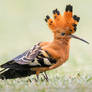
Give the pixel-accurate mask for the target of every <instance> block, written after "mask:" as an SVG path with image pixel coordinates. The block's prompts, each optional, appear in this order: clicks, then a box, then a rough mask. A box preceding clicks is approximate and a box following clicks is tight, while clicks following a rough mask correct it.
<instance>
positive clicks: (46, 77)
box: [43, 72, 48, 81]
mask: <svg viewBox="0 0 92 92" xmlns="http://www.w3.org/2000/svg"><path fill="white" fill-rule="evenodd" d="M43 73H44V74H43V76H44V79H46V81H48V76H47V74H46V72H43Z"/></svg>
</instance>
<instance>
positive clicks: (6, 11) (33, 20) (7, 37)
mask: <svg viewBox="0 0 92 92" xmlns="http://www.w3.org/2000/svg"><path fill="white" fill-rule="evenodd" d="M67 4H72V5H73V7H74V14H77V15H78V16H80V18H81V20H80V22H79V25H78V28H77V32H76V33H75V34H76V35H78V36H79V37H82V38H84V39H85V40H87V41H89V42H90V45H87V44H85V43H83V42H81V41H79V40H75V39H72V40H71V45H70V46H71V48H70V58H69V60H68V62H66V63H65V64H63V66H62V67H60V69H61V70H62V71H65V72H72V71H74V72H76V71H79V72H80V71H84V72H86V73H92V44H91V42H92V12H91V9H92V0H0V63H4V62H6V61H8V60H10V59H12V58H13V57H15V56H17V55H19V54H21V53H22V52H24V51H25V50H27V49H29V48H31V47H32V46H33V45H34V44H36V43H37V42H41V41H51V40H52V39H53V37H52V33H51V31H50V30H49V28H48V26H47V24H46V23H45V21H44V19H45V16H46V15H47V14H49V15H50V16H52V10H53V9H55V8H58V9H59V10H60V11H61V13H63V12H64V10H65V6H66V5H67ZM62 71H61V72H62Z"/></svg>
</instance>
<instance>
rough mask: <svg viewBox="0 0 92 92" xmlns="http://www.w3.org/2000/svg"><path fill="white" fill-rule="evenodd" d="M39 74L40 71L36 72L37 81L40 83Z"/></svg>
mask: <svg viewBox="0 0 92 92" xmlns="http://www.w3.org/2000/svg"><path fill="white" fill-rule="evenodd" d="M39 73H40V71H36V77H37V78H36V81H38V80H39Z"/></svg>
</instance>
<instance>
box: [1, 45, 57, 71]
mask: <svg viewBox="0 0 92 92" xmlns="http://www.w3.org/2000/svg"><path fill="white" fill-rule="evenodd" d="M54 63H56V60H55V59H53V58H52V57H51V56H50V55H49V53H48V52H47V51H44V50H42V49H41V47H40V45H39V44H37V45H35V46H34V47H33V48H32V49H31V50H27V51H25V52H24V53H23V54H21V55H19V56H17V57H16V58H14V59H12V60H10V61H8V62H6V63H5V64H3V65H1V67H2V68H10V69H21V70H23V69H28V68H32V67H48V66H51V65H52V64H54Z"/></svg>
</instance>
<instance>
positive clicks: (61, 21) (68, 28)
mask: <svg viewBox="0 0 92 92" xmlns="http://www.w3.org/2000/svg"><path fill="white" fill-rule="evenodd" d="M72 11H73V7H72V6H71V5H67V6H66V9H65V12H64V14H63V15H61V14H60V12H59V11H58V9H55V10H53V17H54V20H53V19H51V18H50V17H49V16H48V15H47V16H46V18H45V21H46V22H47V23H48V26H49V28H50V29H51V30H52V31H53V32H54V33H56V32H60V33H62V32H64V33H65V34H72V33H74V32H75V31H76V28H77V24H78V22H79V20H80V17H77V16H76V15H73V13H72ZM62 35H63V34H62Z"/></svg>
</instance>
